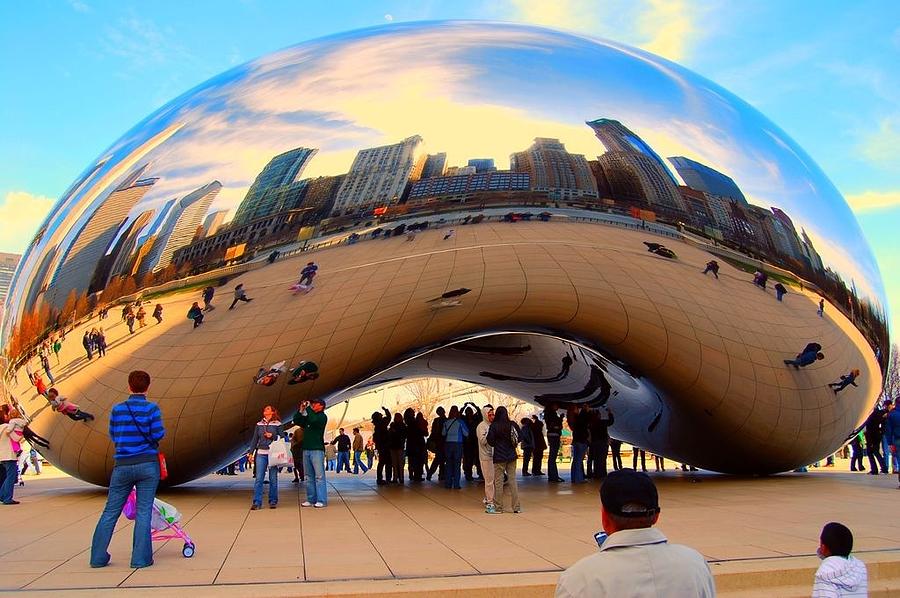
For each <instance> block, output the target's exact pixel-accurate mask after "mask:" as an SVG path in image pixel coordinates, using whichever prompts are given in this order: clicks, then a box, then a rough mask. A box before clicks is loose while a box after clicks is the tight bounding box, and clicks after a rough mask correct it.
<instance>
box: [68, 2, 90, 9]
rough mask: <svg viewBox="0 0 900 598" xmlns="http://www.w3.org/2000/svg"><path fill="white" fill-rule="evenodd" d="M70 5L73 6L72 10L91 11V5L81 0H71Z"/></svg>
mask: <svg viewBox="0 0 900 598" xmlns="http://www.w3.org/2000/svg"><path fill="white" fill-rule="evenodd" d="M69 6H71V7H72V10H74V11H75V12H91V7H90V5H89V4H88V3H87V2H82V1H81V0H69Z"/></svg>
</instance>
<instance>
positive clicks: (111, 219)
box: [45, 164, 159, 308]
mask: <svg viewBox="0 0 900 598" xmlns="http://www.w3.org/2000/svg"><path fill="white" fill-rule="evenodd" d="M146 168H147V165H146V164H145V165H143V166H141V167H140V168H138V169H136V170H134V171H133V172H132V173H130V174H129V175H128V176H127V177H125V180H124V181H122V182H121V183H120V184H119V185H118V186H117V187H116V188H115V189H114V190H113V191H112V192H111V193H110V194H109V195H108V196H107V197H106V199H105V200H104V201H103V203H101V204H100V206H99V207H98V208H97V209H96V210H95V211H94V212H93V213H92V214H91V215H90V217H89V218H88V219H87V221H86V222H85V223H84V224H83V225H82V227H81V228H80V229H79V230H78V233H77V234H76V235H75V236H74V237H73V240H72V242H71V244H70V245H69V247H68V249H67V251H66V253H65V255H63V257H62V260H61V261H60V265H59V266H58V268H57V269H56V272H55V273H54V274H53V278H52V279H51V282H50V285H49V288H48V290H47V293H46V295H45V299H46V300H47V301H48V302H49V303H50V304H51V305H53V306H55V307H57V308H60V307H62V305H63V303H64V302H65V301H66V298H67V297H68V296H69V295H70V294H71V293H72V291H74V292H75V294H76V295H80V294H81V293H85V292H87V291H88V290H89V287H90V285H91V282H92V281H93V279H94V274H95V272H96V270H97V267H98V265H99V264H100V262H101V261H102V258H103V257H104V256H105V255H106V250H107V249H108V248H109V245H110V243H112V241H113V240H114V239H115V238H116V236H117V235H118V233H119V231H120V229H121V227H122V226H123V225H124V224H125V222H127V220H126V217H127V216H128V212H130V211H131V209H132V208H133V207H134V206H135V204H137V203H138V202H139V201H140V200H141V199H142V198H143V197H144V196H145V195H146V194H147V192H148V191H150V189H151V188H152V187H153V185H154V184H155V183H156V181H157V180H159V179H156V178H149V179H141V178H140V177H141V175H142V174H143V173H144V171H145V170H146Z"/></svg>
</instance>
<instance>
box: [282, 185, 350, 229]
mask: <svg viewBox="0 0 900 598" xmlns="http://www.w3.org/2000/svg"><path fill="white" fill-rule="evenodd" d="M345 176H346V175H343V174H342V175H338V176H320V177H316V178H314V179H306V188H305V189H306V193H305V195H304V196H303V202H302V203H301V204H300V205H298V206H295V207H294V209H297V208H304V209H306V210H308V212H309V213H308V216H307V218H306V221H307V223H315V222H318V221H319V220H321V219H322V218H327V217H328V216H329V215H330V214H331V212H332V211H333V210H334V202H335V200H336V199H337V194H338V191H339V190H340V188H341V185H343V183H344V178H345Z"/></svg>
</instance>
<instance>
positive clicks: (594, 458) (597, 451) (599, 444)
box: [588, 438, 609, 478]
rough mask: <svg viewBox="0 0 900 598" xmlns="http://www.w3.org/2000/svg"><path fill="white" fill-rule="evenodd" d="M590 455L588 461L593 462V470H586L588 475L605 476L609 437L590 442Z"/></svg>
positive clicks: (593, 476) (594, 476)
mask: <svg viewBox="0 0 900 598" xmlns="http://www.w3.org/2000/svg"><path fill="white" fill-rule="evenodd" d="M590 451H591V457H590V459H589V460H588V463H591V464H593V470H591V471H588V477H589V478H590V477H592V478H603V477H606V456H607V454H609V439H607V438H602V439H600V440H596V441H594V442H592V443H591V448H590Z"/></svg>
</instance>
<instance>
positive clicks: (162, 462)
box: [125, 401, 169, 480]
mask: <svg viewBox="0 0 900 598" xmlns="http://www.w3.org/2000/svg"><path fill="white" fill-rule="evenodd" d="M125 409H128V415H130V416H131V421H133V422H134V426H135V427H136V428H137V429H138V432H140V433H141V436H143V437H144V440H146V441H147V444H149V445H150V446H152V447H153V448H155V449H156V458H157V459H158V460H159V479H160V480H164V479H166V478H167V477H169V469H168V468H167V467H166V456H165V455H164V454H163V452H162V451H161V450H159V443H158V442H154V441H152V440H150V437H149V436H147V435H146V434H144V430H142V429H141V426H140V424H138V421H137V418H136V417H134V413H133V412H132V411H131V407H130V406H129V405H128V402H127V401H126V402H125Z"/></svg>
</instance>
